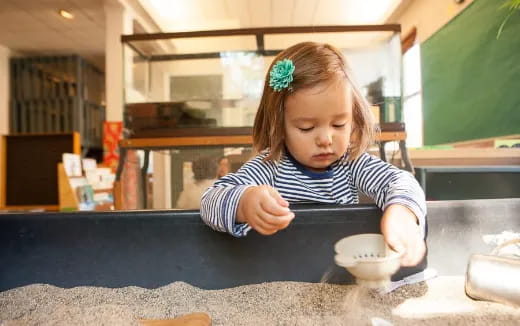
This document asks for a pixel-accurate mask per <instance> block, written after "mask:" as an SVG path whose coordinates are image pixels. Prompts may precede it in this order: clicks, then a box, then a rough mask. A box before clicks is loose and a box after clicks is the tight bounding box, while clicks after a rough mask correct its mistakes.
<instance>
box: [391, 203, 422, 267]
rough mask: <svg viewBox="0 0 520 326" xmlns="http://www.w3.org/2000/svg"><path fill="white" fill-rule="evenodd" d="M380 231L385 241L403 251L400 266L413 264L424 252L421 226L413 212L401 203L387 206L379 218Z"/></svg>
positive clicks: (416, 262)
mask: <svg viewBox="0 0 520 326" xmlns="http://www.w3.org/2000/svg"><path fill="white" fill-rule="evenodd" d="M381 232H382V233H383V236H384V237H385V241H386V243H387V244H388V245H389V246H390V247H391V248H393V249H394V250H395V251H397V252H403V253H404V255H403V256H402V257H401V265H402V266H415V265H417V264H418V263H419V262H421V260H422V259H423V257H424V254H425V253H426V244H425V242H424V239H423V238H422V232H421V227H420V226H419V224H418V223H417V217H416V216H415V214H414V213H413V212H412V211H411V210H410V209H408V208H407V207H405V206H403V205H398V204H393V205H390V206H388V207H387V208H386V209H385V211H384V213H383V218H382V219H381Z"/></svg>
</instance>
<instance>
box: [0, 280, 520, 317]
mask: <svg viewBox="0 0 520 326" xmlns="http://www.w3.org/2000/svg"><path fill="white" fill-rule="evenodd" d="M192 312H206V313H208V314H209V315H210V316H211V318H212V320H213V325H372V322H371V320H372V318H373V317H378V318H381V319H383V320H386V321H389V322H391V323H393V325H417V324H421V325H486V326H489V325H518V324H520V309H518V308H513V307H509V306H506V305H502V304H498V303H492V302H485V301H473V300H471V299H469V298H468V297H466V295H465V294H464V278H463V277H439V278H436V279H433V280H430V281H428V282H422V283H418V284H414V285H408V286H404V287H401V288H399V289H397V290H396V291H394V292H392V293H389V294H385V295H379V294H377V293H376V292H374V291H372V290H368V289H365V288H361V287H358V286H354V285H330V284H323V283H300V282H273V283H263V284H255V285H247V286H240V287H235V288H229V289H222V290H202V289H199V288H197V287H194V286H191V285H189V284H186V283H183V282H175V283H172V284H169V285H167V286H164V287H161V288H157V289H144V288H138V287H125V288H116V289H109V288H99V287H76V288H71V289H63V288H58V287H55V286H51V285H44V284H33V285H29V286H24V287H20V288H16V289H12V290H8V291H4V292H1V293H0V325H1V326H12V325H111V326H117V325H138V323H137V319H139V318H145V319H162V318H174V317H177V316H180V315H183V314H187V313H192ZM374 321H375V322H377V320H374ZM379 321H380V322H381V320H379ZM378 325H382V324H381V323H380V324H378ZM387 325H388V324H387Z"/></svg>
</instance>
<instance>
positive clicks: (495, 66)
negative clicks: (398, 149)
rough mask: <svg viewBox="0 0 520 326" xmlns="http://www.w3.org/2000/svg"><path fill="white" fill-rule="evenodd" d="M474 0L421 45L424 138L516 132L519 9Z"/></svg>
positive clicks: (519, 128)
mask: <svg viewBox="0 0 520 326" xmlns="http://www.w3.org/2000/svg"><path fill="white" fill-rule="evenodd" d="M502 3H504V2H503V1H499V0H475V1H474V2H473V3H472V4H471V5H470V6H468V8H466V9H465V10H464V11H463V12H462V13H460V14H459V15H458V16H457V17H455V18H454V19H453V20H452V21H451V22H449V23H448V24H447V25H446V26H444V27H443V28H442V29H440V30H439V31H438V32H437V33H436V34H435V35H433V36H432V37H431V38H429V39H428V40H427V41H425V42H424V43H423V44H422V45H421V62H422V87H423V110H424V112H423V117H424V144H425V145H434V144H442V143H448V142H455V141H462V140H469V139H478V138H487V137H495V136H503V135H509V134H517V133H520V10H519V11H517V12H515V13H514V14H513V15H512V16H511V18H510V19H509V21H508V22H507V24H506V25H505V27H504V30H503V31H502V34H501V35H500V37H499V38H498V39H497V31H498V29H499V27H500V24H501V23H502V21H503V20H504V18H505V17H506V16H507V14H508V9H499V7H500V6H501V4H502Z"/></svg>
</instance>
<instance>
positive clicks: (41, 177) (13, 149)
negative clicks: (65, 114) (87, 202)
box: [0, 132, 81, 210]
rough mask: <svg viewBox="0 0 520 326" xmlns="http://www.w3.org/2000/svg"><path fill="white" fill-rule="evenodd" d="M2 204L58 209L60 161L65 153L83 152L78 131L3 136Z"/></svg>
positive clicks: (21, 207)
mask: <svg viewBox="0 0 520 326" xmlns="http://www.w3.org/2000/svg"><path fill="white" fill-rule="evenodd" d="M2 142H3V146H2V148H3V149H4V150H3V152H2V157H1V159H2V160H3V163H4V164H2V166H3V171H2V174H3V177H2V178H1V179H2V185H1V186H2V190H3V191H2V198H1V200H0V208H3V209H29V208H43V209H46V210H58V204H59V197H58V163H60V162H61V160H62V154H63V153H75V154H81V146H80V136H79V133H77V132H74V133H63V134H62V133H59V134H20V135H7V136H3V137H2Z"/></svg>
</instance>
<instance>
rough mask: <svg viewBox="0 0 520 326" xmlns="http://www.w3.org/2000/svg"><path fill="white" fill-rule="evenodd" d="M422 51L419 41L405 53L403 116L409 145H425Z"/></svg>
mask: <svg viewBox="0 0 520 326" xmlns="http://www.w3.org/2000/svg"><path fill="white" fill-rule="evenodd" d="M421 95H422V88H421V51H420V46H419V43H416V44H415V45H413V46H412V47H411V48H410V49H409V50H408V51H406V52H405V54H404V55H403V118H404V123H405V125H406V132H407V139H406V144H407V146H408V147H421V146H422V145H423V119H422V96H421Z"/></svg>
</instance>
